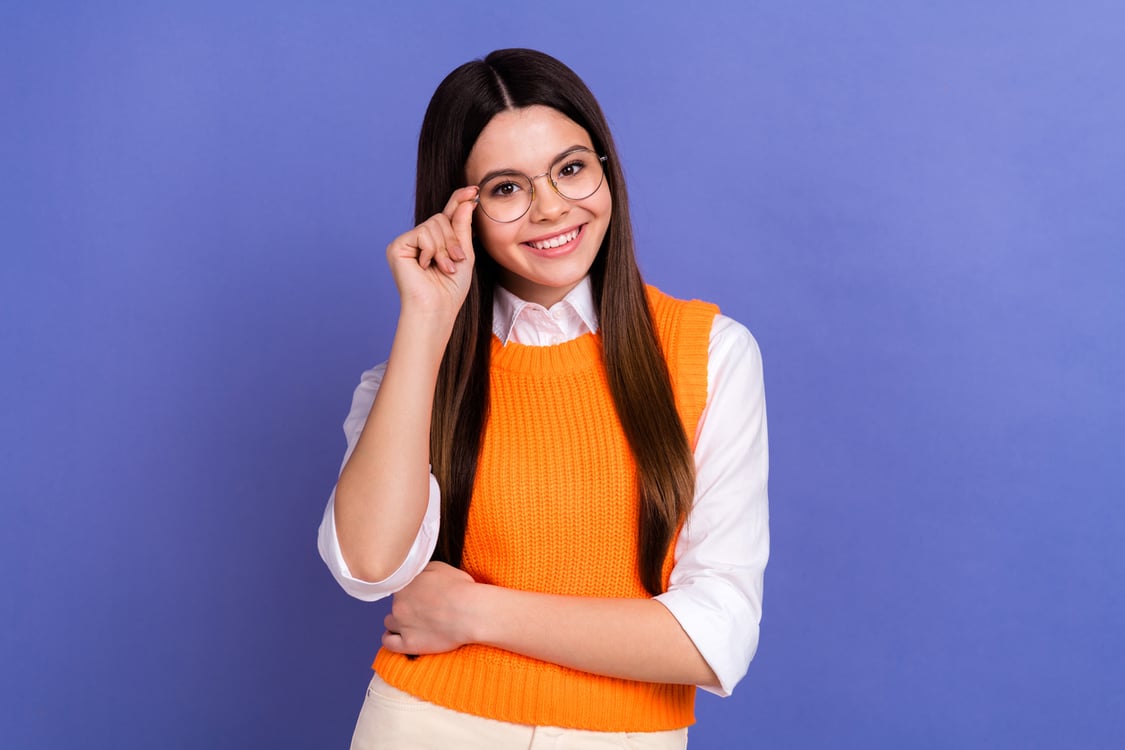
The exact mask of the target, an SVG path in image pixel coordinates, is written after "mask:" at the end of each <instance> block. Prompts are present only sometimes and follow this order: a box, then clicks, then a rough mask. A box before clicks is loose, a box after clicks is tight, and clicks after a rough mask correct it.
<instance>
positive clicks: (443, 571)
mask: <svg viewBox="0 0 1125 750" xmlns="http://www.w3.org/2000/svg"><path fill="white" fill-rule="evenodd" d="M710 365H711V367H709V370H711V371H712V374H713V377H711V378H710V381H711V382H710V383H709V393H710V397H709V399H708V405H707V408H706V409H705V410H704V414H703V419H702V420H701V422H700V427H699V435H698V439H697V442H696V450H695V455H696V464H697V494H696V502H695V505H694V506H693V509H692V512H691V515H690V516H689V518H688V521H687V523H686V525H685V527H684V529H683V530H682V532H681V534H680V538H679V540H678V541H677V545H676V565H675V567H674V568H673V571H672V580H671V585H670V587H669V590H668V592H666V593H665V594H662V595H660V596H659V597H657V598H656V599H624V600H622V599H590V598H579V597H565V596H553V595H549V594H536V593H530V592H524V591H514V590H510V589H502V588H498V587H494V586H487V585H484V584H477V583H474V582H473V581H472V579H471V578H469V576H468V575H467V574H465V573H464V572H462V571H458V570H455V569H453V568H450V567H449V566H446V565H442V564H440V563H431V564H430V565H429V566H427V568H426V570H425V571H424V572H423V573H422V574H421V575H419V576H418V577H417V578H416V579H415V580H414V582H413V583H412V584H411V585H410V586H408V587H407V588H406V589H405V590H403V591H402V592H400V593H399V594H398V595H396V597H395V604H394V607H393V609H392V612H391V614H390V615H389V616H388V617H387V620H386V626H387V630H388V633H387V634H385V635H384V637H383V644H384V645H385V646H387V648H389V649H391V650H393V651H400V652H405V653H435V652H442V651H449V650H452V649H454V648H457V647H458V646H460V645H462V644H464V643H485V644H488V645H492V646H496V647H499V648H504V649H507V650H510V651H515V652H517V653H521V654H524V655H527V656H531V657H534V658H539V659H543V660H545V661H550V662H553V663H556V664H561V665H563V666H568V667H573V668H575V669H582V670H585V671H588V672H594V673H597V674H604V675H610V676H614V677H623V678H627V679H637V680H649V681H658V682H681V683H694V684H697V685H701V686H703V687H705V688H708V689H711V690H712V691H713V692H717V693H719V694H727V693H729V692H730V689H731V688H733V686H734V683H736V682H737V681H738V680H739V679H740V678H741V677H742V675H743V674H744V673H745V671H746V668H747V665H748V664H749V661H750V658H751V657H752V656H753V653H754V650H755V648H756V646H757V634H758V621H759V619H760V616H761V591H762V571H763V569H764V567H765V562H766V558H767V556H768V546H769V540H768V528H767V526H768V510H767V507H766V478H767V473H768V470H767V462H768V456H767V449H766V426H765V403H764V396H763V389H762V376H761V360H760V354H759V352H758V348H757V345H756V344H755V343H754V340H753V338H752V337H751V336H750V334H749V332H748V331H746V329H745V328H743V327H742V326H741V325H739V324H737V323H734V321H731V320H730V319H729V318H719V319H717V320H716V322H715V325H714V328H713V331H712V339H711V353H710Z"/></svg>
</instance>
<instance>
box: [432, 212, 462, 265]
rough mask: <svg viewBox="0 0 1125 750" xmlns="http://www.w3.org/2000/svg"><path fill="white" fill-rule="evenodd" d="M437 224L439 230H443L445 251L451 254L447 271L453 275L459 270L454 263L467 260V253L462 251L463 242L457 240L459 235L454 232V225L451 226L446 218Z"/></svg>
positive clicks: (442, 218)
mask: <svg viewBox="0 0 1125 750" xmlns="http://www.w3.org/2000/svg"><path fill="white" fill-rule="evenodd" d="M434 218H435V219H436V218H437V217H436V216H435V217H434ZM435 224H437V226H438V228H439V229H441V233H442V239H443V240H444V242H445V249H446V252H448V253H449V258H450V259H451V262H450V263H449V267H448V268H446V269H445V270H446V271H448V272H449V273H453V272H454V271H456V270H457V269H456V268H455V267H454V266H453V263H452V261H453V260H465V251H464V250H462V249H461V241H460V240H459V239H458V238H457V234H456V233H455V232H454V231H453V225H452V224H450V223H449V221H448V220H446V218H445V217H444V216H442V217H441V219H440V221H437V222H435ZM443 268H444V266H443Z"/></svg>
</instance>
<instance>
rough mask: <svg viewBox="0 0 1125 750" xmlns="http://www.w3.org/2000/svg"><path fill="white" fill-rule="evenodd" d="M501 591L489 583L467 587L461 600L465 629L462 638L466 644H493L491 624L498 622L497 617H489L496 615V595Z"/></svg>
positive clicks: (462, 619) (462, 620) (473, 584)
mask: <svg viewBox="0 0 1125 750" xmlns="http://www.w3.org/2000/svg"><path fill="white" fill-rule="evenodd" d="M499 590H500V589H498V588H497V587H496V586H491V585H489V584H487V583H472V584H469V585H467V586H465V588H464V590H463V592H462V599H461V611H462V615H461V622H462V623H463V627H464V632H463V633H462V638H463V640H464V642H465V643H481V644H490V643H492V640H493V633H492V632H491V629H490V624H491V623H492V622H495V621H496V617H495V616H489V615H490V613H491V614H493V615H494V614H495V613H493V612H492V607H493V606H495V602H494V600H495V593H496V592H497V591H499Z"/></svg>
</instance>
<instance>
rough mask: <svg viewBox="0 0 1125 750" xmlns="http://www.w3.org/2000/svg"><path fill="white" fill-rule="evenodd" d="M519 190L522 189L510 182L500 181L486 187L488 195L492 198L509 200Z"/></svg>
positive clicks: (516, 183) (515, 183)
mask: <svg viewBox="0 0 1125 750" xmlns="http://www.w3.org/2000/svg"><path fill="white" fill-rule="evenodd" d="M521 190H523V187H522V186H521V185H520V184H519V183H518V182H513V181H512V180H500V181H499V182H494V183H492V184H491V185H489V186H488V194H489V195H491V196H492V197H493V198H511V197H512V196H513V195H515V194H516V193H518V192H520V191H521Z"/></svg>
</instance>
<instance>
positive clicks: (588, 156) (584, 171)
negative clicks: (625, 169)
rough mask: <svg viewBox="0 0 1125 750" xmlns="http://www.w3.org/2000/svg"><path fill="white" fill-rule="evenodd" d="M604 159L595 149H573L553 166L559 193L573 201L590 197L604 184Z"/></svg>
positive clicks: (552, 176)
mask: <svg viewBox="0 0 1125 750" xmlns="http://www.w3.org/2000/svg"><path fill="white" fill-rule="evenodd" d="M604 176H605V173H604V172H603V171H602V161H601V159H599V158H598V155H597V154H595V153H594V152H593V151H589V150H587V149H582V150H580V151H571V152H570V153H569V154H567V155H566V156H564V157H562V158H561V159H559V160H558V161H557V162H555V163H554V164H553V165H552V166H551V179H552V180H554V181H555V187H557V188H558V191H559V195H561V196H563V197H564V198H569V199H570V200H572V201H580V200H582V199H583V198H589V197H590V196H591V195H593V194H594V193H595V192H597V189H598V188H599V187H601V186H602V179H603V178H604Z"/></svg>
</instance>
